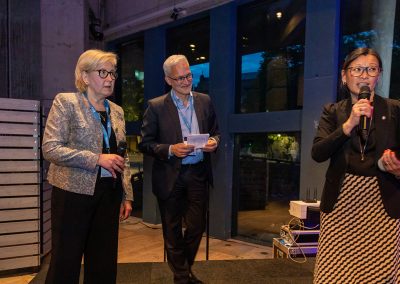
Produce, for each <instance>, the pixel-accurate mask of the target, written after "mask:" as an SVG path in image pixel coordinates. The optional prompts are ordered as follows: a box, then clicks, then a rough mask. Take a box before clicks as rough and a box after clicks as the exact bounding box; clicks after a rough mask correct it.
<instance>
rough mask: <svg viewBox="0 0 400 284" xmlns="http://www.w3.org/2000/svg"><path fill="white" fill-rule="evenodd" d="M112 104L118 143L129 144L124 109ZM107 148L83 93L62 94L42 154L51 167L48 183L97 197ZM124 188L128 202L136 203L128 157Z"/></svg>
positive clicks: (51, 115) (51, 116)
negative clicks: (126, 140) (99, 171)
mask: <svg viewBox="0 0 400 284" xmlns="http://www.w3.org/2000/svg"><path fill="white" fill-rule="evenodd" d="M109 104H110V117H111V124H112V128H113V130H114V132H115V136H116V139H117V143H118V142H119V141H125V139H126V137H125V134H126V133H125V120H124V112H123V110H122V108H121V107H120V106H118V105H116V104H114V103H113V102H109ZM102 148H103V133H102V130H101V123H100V121H98V120H96V119H95V118H94V117H93V114H92V112H91V110H90V107H89V104H88V101H87V99H86V97H85V96H84V95H83V94H82V93H60V94H58V95H57V96H56V97H55V99H54V101H53V105H52V107H51V110H50V113H49V116H48V118H47V123H46V129H45V132H44V137H43V143H42V151H43V156H44V158H45V159H46V160H48V161H49V162H50V163H51V164H50V168H49V172H48V174H47V179H48V181H49V182H50V184H52V185H53V186H56V187H59V188H61V189H64V190H67V191H71V192H75V193H80V194H87V195H93V194H94V188H95V184H96V178H97V173H98V170H99V166H98V165H96V163H97V160H98V159H99V155H100V154H101V152H102ZM125 164H126V166H125V170H124V173H123V174H122V185H123V188H124V192H125V199H126V200H133V191H132V185H131V181H130V171H129V160H128V157H127V155H126V159H125Z"/></svg>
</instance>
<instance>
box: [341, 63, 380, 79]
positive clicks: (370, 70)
mask: <svg viewBox="0 0 400 284" xmlns="http://www.w3.org/2000/svg"><path fill="white" fill-rule="evenodd" d="M347 69H348V70H350V75H351V76H353V77H360V76H361V75H362V74H363V73H364V71H365V72H367V74H368V76H371V77H376V76H378V75H379V73H380V72H381V69H380V68H379V67H372V66H371V67H370V66H369V67H361V66H360V67H349V68H347Z"/></svg>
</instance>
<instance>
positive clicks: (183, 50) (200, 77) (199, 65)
mask: <svg viewBox="0 0 400 284" xmlns="http://www.w3.org/2000/svg"><path fill="white" fill-rule="evenodd" d="M209 48H210V20H209V18H208V17H206V18H202V19H199V20H195V21H192V22H190V23H188V24H184V25H180V26H179V27H174V28H170V29H168V31H167V55H168V56H169V55H172V54H183V55H185V56H186V57H187V59H188V61H189V64H190V69H191V71H192V73H193V90H194V91H197V92H201V93H208V92H209V79H210V75H209V70H210V64H209V61H210V57H209V54H210V52H209Z"/></svg>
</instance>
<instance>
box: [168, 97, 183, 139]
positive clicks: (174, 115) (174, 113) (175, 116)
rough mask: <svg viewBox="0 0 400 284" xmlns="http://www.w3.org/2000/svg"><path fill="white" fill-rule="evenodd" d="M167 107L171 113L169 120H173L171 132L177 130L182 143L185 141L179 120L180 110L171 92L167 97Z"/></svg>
mask: <svg viewBox="0 0 400 284" xmlns="http://www.w3.org/2000/svg"><path fill="white" fill-rule="evenodd" d="M165 107H166V109H167V112H168V113H169V118H170V119H171V130H172V129H175V135H176V138H177V141H180V142H181V141H183V137H182V129H181V122H180V120H179V114H178V110H177V108H176V106H175V104H174V102H173V101H172V97H171V92H169V93H168V94H167V96H166V97H165Z"/></svg>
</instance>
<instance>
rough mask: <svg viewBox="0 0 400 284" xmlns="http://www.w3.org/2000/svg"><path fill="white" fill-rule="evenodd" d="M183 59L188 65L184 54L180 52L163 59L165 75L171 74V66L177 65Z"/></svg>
mask: <svg viewBox="0 0 400 284" xmlns="http://www.w3.org/2000/svg"><path fill="white" fill-rule="evenodd" d="M181 61H184V62H186V63H187V64H188V65H189V61H188V60H187V58H186V56H185V55H182V54H175V55H171V56H170V57H168V58H167V59H166V60H165V61H164V65H163V69H164V74H165V76H168V75H170V74H171V69H172V67H173V66H175V65H177V64H178V63H179V62H181Z"/></svg>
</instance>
